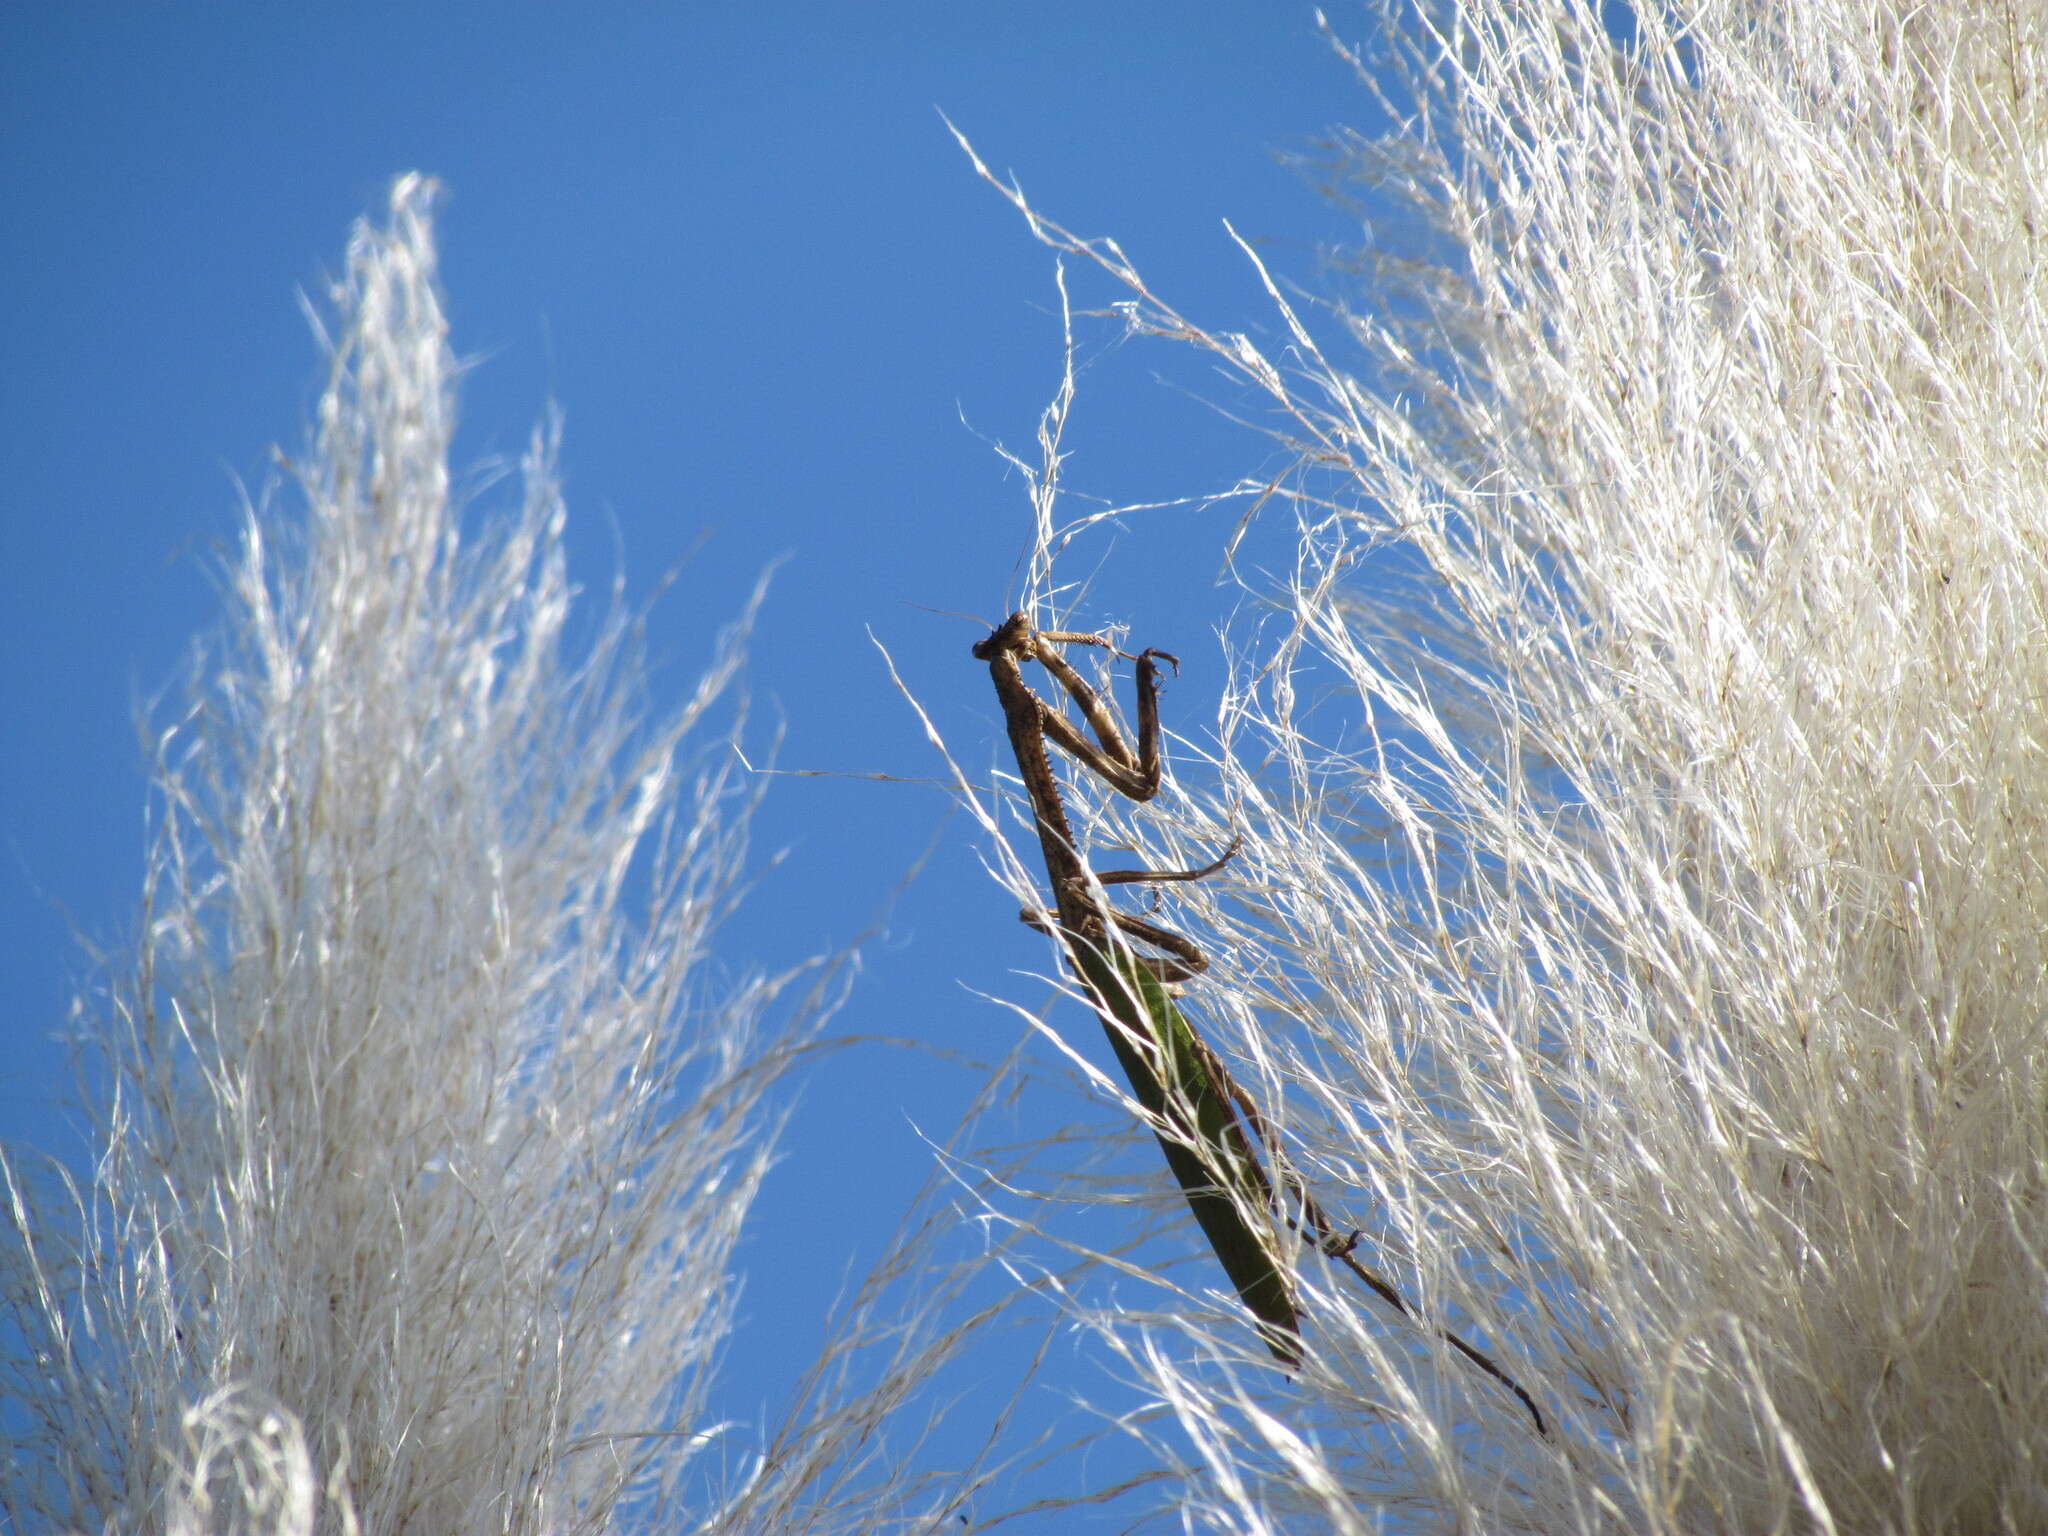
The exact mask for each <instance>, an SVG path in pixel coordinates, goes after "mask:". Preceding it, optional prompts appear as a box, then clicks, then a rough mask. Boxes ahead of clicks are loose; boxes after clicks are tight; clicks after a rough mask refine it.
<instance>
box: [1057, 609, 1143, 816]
mask: <svg viewBox="0 0 2048 1536" xmlns="http://www.w3.org/2000/svg"><path fill="white" fill-rule="evenodd" d="M1032 639H1033V645H1032V649H1031V654H1032V656H1033V658H1034V659H1036V660H1037V662H1038V664H1039V665H1040V666H1042V667H1044V668H1045V670H1046V671H1047V672H1049V673H1050V674H1052V677H1053V679H1054V680H1055V681H1056V682H1058V683H1059V685H1060V686H1061V687H1062V688H1064V689H1065V690H1066V691H1067V696H1068V697H1069V698H1071V699H1072V700H1073V701H1074V703H1075V704H1076V705H1077V706H1079V708H1080V711H1081V714H1082V717H1083V718H1084V719H1086V720H1087V722H1088V726H1089V729H1090V730H1092V731H1094V733H1095V742H1090V741H1089V740H1088V738H1087V737H1086V736H1084V735H1083V734H1082V733H1081V732H1080V730H1079V729H1077V728H1076V727H1075V725H1074V724H1073V722H1072V721H1070V720H1068V719H1067V717H1066V716H1065V715H1063V714H1061V713H1060V712H1059V711H1058V710H1056V709H1054V708H1053V707H1052V706H1051V705H1049V704H1043V703H1041V707H1042V708H1043V710H1044V714H1043V717H1042V718H1043V722H1044V726H1045V733H1046V734H1047V735H1048V736H1050V737H1052V739H1053V740H1054V741H1057V742H1058V743H1059V744H1060V745H1061V746H1063V747H1065V748H1066V749H1067V750H1068V751H1069V752H1071V753H1072V754H1073V755H1074V756H1075V757H1077V758H1079V759H1080V760H1081V761H1082V762H1084V763H1086V764H1087V765H1088V766H1089V767H1090V768H1092V769H1094V770H1095V772H1096V773H1097V774H1099V775H1101V777H1103V778H1104V779H1106V780H1108V781H1109V782H1110V783H1111V784H1112V785H1114V786H1115V787H1116V789H1117V791H1118V792H1119V793H1121V794H1124V795H1127V796H1128V797H1130V798H1131V799H1133V800H1150V799H1151V798H1152V797H1153V796H1154V795H1156V794H1158V793H1159V784H1160V778H1161V775H1162V771H1163V765H1162V763H1161V759H1160V755H1159V661H1161V660H1163V661H1166V662H1169V663H1171V664H1172V665H1173V667H1174V668H1175V670H1176V671H1177V670H1179V667H1180V658H1179V657H1177V656H1174V655H1172V654H1171V653H1169V652H1166V651H1161V650H1150V649H1148V650H1144V651H1140V652H1139V653H1138V655H1137V656H1136V658H1135V660H1136V661H1137V663H1138V678H1137V683H1138V750H1137V751H1136V752H1135V753H1133V752H1132V751H1131V749H1130V747H1129V745H1128V744H1126V742H1125V741H1124V737H1123V732H1122V731H1120V730H1119V729H1118V728H1117V723H1116V717H1115V715H1113V714H1111V713H1110V710H1109V706H1108V704H1107V703H1105V702H1104V700H1103V697H1102V695H1101V694H1099V693H1097V692H1096V691H1095V688H1094V687H1093V685H1091V684H1090V683H1089V682H1088V680H1087V679H1086V678H1084V677H1083V676H1081V674H1080V673H1079V672H1077V671H1075V670H1074V668H1073V667H1072V666H1071V665H1070V664H1069V663H1068V661H1067V659H1066V658H1065V657H1064V656H1062V655H1060V653H1059V652H1058V651H1056V650H1054V649H1053V645H1054V644H1055V643H1060V644H1069V645H1099V646H1102V647H1104V648H1105V649H1107V650H1111V651H1115V650H1116V648H1115V647H1114V646H1112V645H1110V643H1109V641H1107V640H1105V639H1104V638H1103V637H1102V636H1100V635H1083V634H1068V633H1063V632H1057V631H1055V632H1049V633H1045V634H1038V635H1034V636H1033V637H1032ZM1116 654H1117V655H1123V654H1124V653H1123V652H1121V651H1116ZM1154 658H1158V659H1157V660H1155V659H1154ZM1096 743H1100V745H1099V746H1098V745H1097V744H1096Z"/></svg>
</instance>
